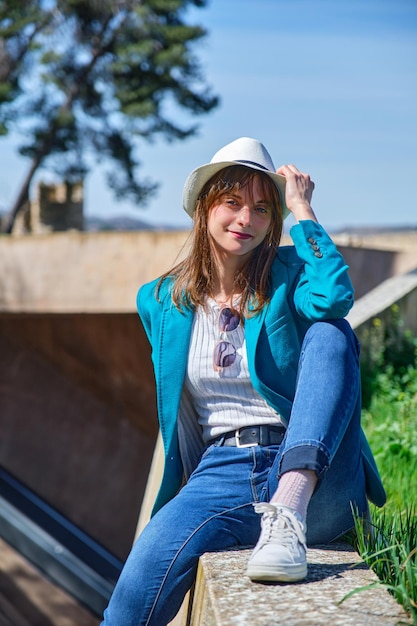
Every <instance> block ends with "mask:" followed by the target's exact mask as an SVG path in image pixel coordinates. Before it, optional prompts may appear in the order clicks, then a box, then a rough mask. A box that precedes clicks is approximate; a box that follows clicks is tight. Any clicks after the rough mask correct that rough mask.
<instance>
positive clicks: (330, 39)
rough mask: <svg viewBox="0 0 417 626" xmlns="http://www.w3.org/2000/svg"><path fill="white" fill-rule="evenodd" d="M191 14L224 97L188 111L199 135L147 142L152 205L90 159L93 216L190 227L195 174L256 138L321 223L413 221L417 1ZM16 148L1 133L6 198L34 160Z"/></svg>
mask: <svg viewBox="0 0 417 626" xmlns="http://www.w3.org/2000/svg"><path fill="white" fill-rule="evenodd" d="M189 19H190V21H191V20H192V21H193V22H196V23H199V24H201V25H202V26H204V27H205V28H206V29H207V31H208V35H207V37H206V39H205V40H204V41H203V42H202V43H201V44H199V46H198V47H196V49H195V52H196V54H197V55H198V57H199V58H200V59H201V63H202V67H203V70H204V74H205V78H206V81H207V83H208V84H209V85H210V86H211V88H212V90H213V92H215V93H217V94H218V95H219V96H220V98H221V104H220V106H219V107H218V108H217V109H216V110H215V111H214V112H213V113H210V114H209V115H206V116H202V117H200V118H199V119H195V120H194V119H193V120H191V121H193V122H194V121H197V122H198V123H199V126H200V130H199V133H198V134H197V135H196V136H195V137H193V138H191V139H188V140H187V141H185V142H181V143H175V144H167V143H165V142H164V141H163V140H162V139H160V140H158V141H155V142H154V143H153V144H152V145H151V146H144V147H143V149H141V161H142V167H141V174H142V176H143V177H148V178H151V179H153V180H157V181H159V182H160V183H161V186H160V190H159V193H158V194H157V196H156V197H155V198H154V199H153V200H152V201H151V202H150V203H149V204H148V207H147V208H146V209H140V210H139V209H137V208H136V207H133V206H132V205H131V204H127V203H116V202H115V201H114V199H113V198H112V196H111V193H110V192H109V191H107V190H106V188H105V184H104V181H103V178H102V176H101V174H100V171H99V169H98V168H95V171H94V173H93V174H91V175H90V176H89V177H88V179H87V181H86V213H87V214H89V215H92V214H96V215H102V216H109V215H114V214H121V213H123V214H129V215H137V216H138V217H140V218H142V219H144V220H146V221H149V222H152V223H155V224H159V225H160V224H171V225H174V226H180V227H181V226H189V225H190V220H189V218H188V216H187V215H186V214H185V213H184V212H183V210H182V208H181V192H182V186H183V183H184V181H185V179H186V177H187V175H188V173H189V172H190V171H191V170H192V169H193V168H194V167H196V166H198V165H201V164H203V163H206V162H208V161H209V160H210V158H211V157H212V155H213V154H214V153H215V152H216V151H217V150H218V149H219V148H220V147H221V146H222V145H224V144H226V143H228V142H229V141H232V140H234V139H236V138H237V137H239V136H250V137H256V138H257V139H260V140H261V141H262V142H263V143H264V144H265V145H266V147H267V148H268V150H269V151H270V153H271V155H272V158H273V160H274V162H275V165H276V167H278V166H279V165H281V164H283V163H290V162H292V163H295V164H296V165H297V166H298V167H299V168H300V169H301V170H303V171H307V172H309V173H310V174H311V176H312V178H313V180H314V181H315V183H316V190H315V192H314V197H313V206H314V209H315V211H316V214H317V216H318V218H319V220H320V221H321V222H322V223H323V225H324V226H326V227H328V228H331V229H334V228H343V227H345V226H359V225H367V226H368V225H376V226H386V225H392V226H398V225H412V226H416V225H417V200H416V195H415V191H416V188H417V2H416V1H415V0H349V1H345V0H211V1H210V2H209V3H208V6H207V7H206V8H204V9H198V10H197V9H195V10H193V11H192V12H190V16H189ZM182 115H183V114H182ZM179 119H181V114H179ZM182 119H184V118H183V117H182ZM187 121H189V120H187ZM14 145H15V140H14V139H10V138H9V139H2V140H1V141H0V158H1V163H2V167H1V171H0V206H1V207H4V206H7V205H8V204H10V203H11V201H12V199H13V198H14V195H15V193H16V192H17V187H18V185H19V182H20V181H21V180H22V179H23V177H24V174H25V172H26V168H27V164H26V162H25V161H24V160H22V159H18V158H17V156H16V154H15V149H14ZM40 177H41V178H42V179H44V180H45V179H46V176H45V174H42V175H41V176H40ZM38 178H39V177H38ZM289 219H290V220H291V219H292V218H289Z"/></svg>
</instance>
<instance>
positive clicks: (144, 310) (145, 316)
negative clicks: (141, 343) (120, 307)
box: [136, 281, 156, 344]
mask: <svg viewBox="0 0 417 626" xmlns="http://www.w3.org/2000/svg"><path fill="white" fill-rule="evenodd" d="M155 287H156V281H153V282H151V283H147V284H146V285H143V286H142V287H141V288H140V289H139V291H138V294H137V296H136V308H137V310H138V313H139V317H140V319H141V321H142V324H143V327H144V329H145V332H146V335H147V337H148V340H149V342H150V343H151V344H152V314H151V313H152V306H155V302H156V299H155Z"/></svg>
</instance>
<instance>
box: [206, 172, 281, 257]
mask: <svg viewBox="0 0 417 626" xmlns="http://www.w3.org/2000/svg"><path fill="white" fill-rule="evenodd" d="M272 210H273V208H272V205H271V202H270V201H269V200H267V199H266V198H265V197H264V194H263V193H262V186H261V184H260V182H259V178H254V179H253V182H252V183H249V184H248V185H246V186H245V187H243V188H240V189H239V190H238V191H233V192H232V193H230V194H225V195H223V196H222V197H221V198H220V199H219V200H218V201H217V202H216V204H215V205H214V206H213V207H212V208H211V210H210V211H209V216H208V222H207V228H208V232H209V234H210V235H211V240H212V242H213V246H214V250H215V253H216V255H217V256H218V258H219V259H222V260H227V259H232V258H233V259H234V261H235V262H236V261H238V264H242V265H243V263H244V262H245V261H246V260H247V259H248V257H249V256H250V254H251V253H252V252H253V250H254V249H255V248H256V247H257V246H259V244H260V243H262V241H263V240H264V239H265V237H266V234H267V232H268V229H269V226H270V224H271V213H272Z"/></svg>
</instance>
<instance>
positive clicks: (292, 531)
mask: <svg viewBox="0 0 417 626" xmlns="http://www.w3.org/2000/svg"><path fill="white" fill-rule="evenodd" d="M255 511H256V513H261V514H262V536H263V539H264V540H265V541H276V542H279V543H281V544H282V545H286V546H291V545H292V544H293V543H294V538H295V537H297V539H298V541H299V542H300V543H301V545H302V546H303V547H304V549H305V550H306V549H307V547H306V540H305V532H304V529H303V526H302V522H300V520H299V519H297V517H296V516H295V514H294V513H292V511H290V510H289V509H287V508H285V507H280V506H276V505H274V504H268V503H266V502H259V503H257V504H255Z"/></svg>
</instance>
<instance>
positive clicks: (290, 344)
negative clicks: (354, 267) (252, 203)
mask: <svg viewBox="0 0 417 626" xmlns="http://www.w3.org/2000/svg"><path fill="white" fill-rule="evenodd" d="M291 236H292V239H293V242H294V246H282V247H280V248H279V249H278V252H277V256H276V258H275V261H274V263H273V266H272V273H271V300H270V302H269V304H268V305H267V306H265V307H264V308H263V310H262V312H261V313H259V314H257V315H253V316H250V317H248V319H246V320H245V339H246V348H247V356H248V364H249V373H250V377H251V381H252V384H253V386H254V387H255V389H256V390H257V391H258V392H259V393H260V394H261V396H263V398H264V399H265V400H266V401H267V402H268V404H270V406H271V407H273V409H274V410H275V411H277V412H278V413H279V414H280V415H281V417H282V418H283V420H288V419H289V416H290V412H291V406H292V402H293V398H294V393H295V384H296V375H297V367H298V359H299V355H300V350H301V344H302V341H303V337H304V334H305V332H306V330H307V328H308V327H309V326H310V325H311V323H313V322H316V321H320V320H325V319H341V318H343V317H345V316H346V315H347V313H348V312H349V310H350V308H351V307H352V304H353V288H352V285H351V282H350V279H349V276H348V271H347V270H348V268H347V266H346V264H345V262H344V260H343V257H342V256H341V255H340V253H339V252H338V251H337V249H336V247H335V245H334V243H333V242H332V240H331V239H330V237H329V236H328V235H327V233H326V232H325V231H324V230H323V228H322V227H321V226H320V225H319V224H316V223H315V222H313V221H310V220H306V221H302V222H300V223H299V224H297V225H295V226H293V227H292V229H291ZM157 283H158V280H155V281H152V282H151V283H148V284H146V285H143V287H141V289H140V290H139V293H138V297H137V307H138V312H139V315H140V317H141V320H142V323H143V326H144V328H145V331H146V333H147V336H148V339H149V341H150V343H151V347H152V361H153V366H154V371H155V380H156V389H157V410H158V418H159V424H160V430H161V435H162V440H163V444H164V452H165V467H164V474H163V478H162V483H161V487H160V490H159V493H158V496H157V499H156V502H155V506H154V511H153V512H154V513H155V512H156V511H157V510H158V509H159V508H160V507H161V506H163V505H164V504H165V503H166V502H167V501H168V500H170V499H171V498H172V497H173V496H174V495H175V494H176V493H177V491H178V489H179V488H180V486H181V483H182V481H183V476H184V469H183V465H182V461H181V456H180V452H179V442H178V431H177V419H178V413H179V407H180V400H181V393H182V389H183V383H184V377H185V371H186V366H187V357H188V347H189V343H190V337H191V329H192V322H193V311H191V310H189V309H186V308H184V309H182V310H181V311H179V310H178V309H177V308H176V307H175V306H174V305H173V304H172V301H171V298H170V290H169V283H170V281H169V280H167V281H165V282H164V284H163V285H162V287H161V290H160V294H159V301H158V300H157V299H156V297H155V287H156V284H157ZM361 444H362V452H363V459H364V466H365V472H366V478H367V495H368V498H369V499H370V500H371V501H372V502H374V503H375V504H377V505H378V506H382V505H383V504H384V502H385V492H384V489H383V486H382V483H381V480H380V477H379V474H378V470H377V467H376V464H375V461H374V458H373V456H372V452H371V450H370V448H369V445H368V442H367V440H366V438H365V435H364V434H363V433H362V439H361Z"/></svg>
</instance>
